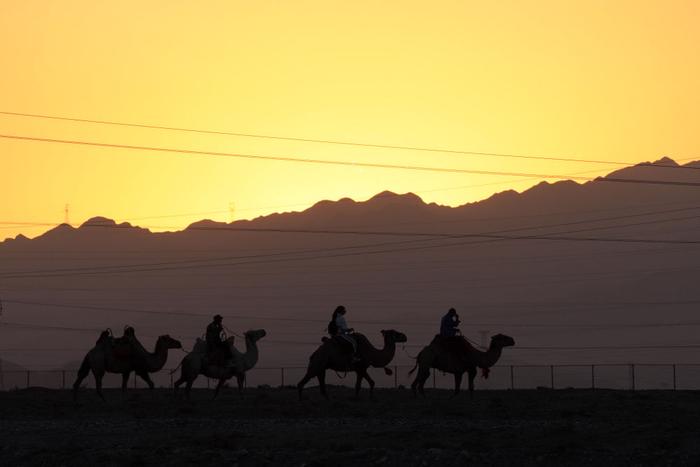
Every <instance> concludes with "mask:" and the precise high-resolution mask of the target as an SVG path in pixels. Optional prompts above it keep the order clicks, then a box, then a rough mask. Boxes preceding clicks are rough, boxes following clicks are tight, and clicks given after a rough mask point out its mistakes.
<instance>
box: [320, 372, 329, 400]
mask: <svg viewBox="0 0 700 467" xmlns="http://www.w3.org/2000/svg"><path fill="white" fill-rule="evenodd" d="M318 387H319V388H320V389H321V395H322V396H323V397H325V398H326V399H328V392H327V391H326V372H325V371H322V372H321V373H319V374H318Z"/></svg>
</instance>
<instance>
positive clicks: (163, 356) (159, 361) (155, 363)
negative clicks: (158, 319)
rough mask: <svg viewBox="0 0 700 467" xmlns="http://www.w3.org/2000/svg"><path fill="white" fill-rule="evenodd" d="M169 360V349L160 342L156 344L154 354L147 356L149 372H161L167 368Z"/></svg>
mask: <svg viewBox="0 0 700 467" xmlns="http://www.w3.org/2000/svg"><path fill="white" fill-rule="evenodd" d="M167 360H168V348H167V347H166V346H165V344H163V343H161V342H160V340H159V341H158V342H156V347H155V350H154V352H153V353H149V354H147V355H146V363H147V365H148V369H149V371H159V370H161V369H162V368H163V367H164V366H165V362H166V361H167Z"/></svg>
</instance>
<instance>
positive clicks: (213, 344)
mask: <svg viewBox="0 0 700 467" xmlns="http://www.w3.org/2000/svg"><path fill="white" fill-rule="evenodd" d="M223 320H224V317H223V316H221V315H215V316H214V319H213V320H212V322H211V323H209V325H208V326H207V333H206V341H207V355H208V356H209V357H214V360H217V361H219V362H220V363H221V364H223V363H225V362H227V361H230V360H232V359H233V353H232V352H231V348H230V347H229V345H228V344H227V343H226V341H225V340H224V338H223V334H224V325H223ZM216 357H219V358H216Z"/></svg>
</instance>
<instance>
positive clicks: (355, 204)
mask: <svg viewBox="0 0 700 467" xmlns="http://www.w3.org/2000/svg"><path fill="white" fill-rule="evenodd" d="M640 180H641V181H657V182H663V184H653V183H638V181H640ZM678 183H681V184H683V183H684V184H685V185H680V184H678ZM694 183H697V184H699V185H700V162H690V163H687V164H685V165H683V166H680V165H678V164H677V163H676V162H675V161H673V160H671V159H669V158H663V159H660V160H658V161H655V162H653V163H645V164H639V165H636V166H632V167H626V168H623V169H620V170H616V171H614V172H612V173H610V174H608V175H607V176H606V177H602V178H600V179H596V180H594V181H589V182H585V183H577V182H574V181H569V180H564V181H558V182H554V183H548V182H542V183H540V184H538V185H536V186H534V187H532V188H530V189H528V190H525V191H523V192H521V193H518V192H516V191H513V190H507V191H503V192H500V193H497V194H494V195H493V196H491V197H490V198H488V199H485V200H482V201H479V202H475V203H469V204H465V205H462V206H458V207H448V206H440V205H437V204H434V203H425V202H424V201H423V200H422V199H421V198H420V197H419V196H417V195H415V194H412V193H406V194H396V193H392V192H388V191H387V192H383V193H379V194H377V195H376V196H374V197H372V198H370V199H368V200H366V201H354V200H352V199H349V198H344V199H341V200H338V201H320V202H318V203H316V204H315V205H314V206H312V207H310V208H309V209H306V210H304V211H301V212H285V213H277V214H272V215H269V216H264V217H259V218H257V219H253V220H242V221H236V222H233V223H221V222H215V221H211V220H202V221H199V222H196V223H193V224H191V225H190V226H188V227H187V228H186V229H184V230H182V231H177V232H159V233H153V232H150V231H149V230H148V229H146V228H142V227H139V226H135V225H131V224H128V223H116V222H115V221H113V220H110V219H107V218H103V217H96V218H93V219H90V220H88V221H87V222H85V223H84V224H82V225H81V226H79V227H72V226H69V225H65V224H63V225H59V226H57V227H55V228H53V229H50V230H49V231H47V232H46V233H44V234H43V235H40V236H39V237H36V238H34V239H28V238H26V237H23V236H18V237H17V238H14V239H8V240H5V241H4V242H2V243H0V298H2V299H3V301H4V310H5V311H4V314H3V317H2V322H4V323H6V324H4V325H2V326H0V335H1V336H2V342H3V343H4V344H3V346H4V347H7V348H13V349H15V348H23V346H24V347H28V346H32V347H39V348H41V347H44V348H47V349H48V348H58V349H61V350H60V351H57V352H43V353H42V352H26V353H23V352H20V351H13V352H15V353H11V355H8V356H7V358H10V359H11V360H13V361H17V362H18V363H20V364H22V365H29V366H31V365H49V364H50V363H51V362H55V365H56V367H59V366H62V365H63V364H64V363H65V362H67V361H73V360H76V359H77V358H79V355H80V354H81V352H82V350H81V349H85V350H87V349H88V348H89V347H90V346H91V345H92V344H93V343H94V340H95V339H96V337H97V330H99V329H103V328H106V327H111V328H112V329H115V331H118V330H119V329H121V327H122V326H124V325H126V324H130V325H133V326H135V327H136V328H137V333H138V334H139V335H140V336H142V339H143V340H144V341H145V342H147V343H148V346H149V347H150V343H151V342H152V341H153V340H154V338H155V336H156V335H158V334H164V333H170V334H171V335H174V336H180V338H181V339H182V340H183V343H185V347H189V346H191V343H192V341H193V340H194V338H195V337H196V336H199V335H201V334H202V333H203V331H204V328H205V327H206V325H207V323H208V321H209V319H210V316H211V315H213V314H215V313H221V314H222V315H224V316H225V321H224V323H225V324H226V325H227V326H228V327H229V328H230V329H231V330H232V331H234V332H237V333H240V332H242V331H244V330H245V329H248V328H260V327H264V328H266V329H267V330H268V338H266V340H265V341H263V342H262V343H261V345H262V357H261V359H262V360H261V361H262V362H264V364H265V365H266V366H270V365H303V364H304V362H305V361H306V358H307V356H308V354H309V353H310V352H311V351H312V350H313V348H314V345H316V344H317V343H318V342H319V339H320V337H321V336H322V335H323V331H324V327H325V324H326V322H327V321H328V319H329V315H330V313H331V311H332V310H333V308H335V306H336V305H338V304H343V305H345V306H346V307H347V308H348V310H349V312H348V316H347V318H348V321H349V322H350V324H351V325H354V327H355V328H357V329H358V330H362V331H363V332H365V333H366V334H367V335H368V336H370V338H372V340H374V341H375V342H377V343H378V340H379V337H378V336H379V334H378V331H379V329H382V328H395V329H399V330H401V331H403V332H405V333H406V334H407V335H408V336H409V344H410V345H421V344H425V343H427V342H428V341H429V339H430V337H431V335H432V334H434V333H435V332H436V330H437V327H438V324H439V320H440V317H441V315H442V314H444V312H446V311H447V309H448V308H449V307H451V306H454V307H456V308H457V310H458V312H459V313H460V315H461V317H462V328H463V330H464V333H465V334H466V335H467V336H468V337H470V338H472V339H473V340H475V341H477V342H482V341H483V340H484V339H485V338H486V336H488V334H492V333H495V332H504V333H507V334H510V335H513V336H514V337H515V338H516V340H517V342H518V344H519V345H518V347H519V348H516V349H515V350H514V351H513V352H510V353H509V355H507V356H506V358H507V359H509V360H506V363H507V362H508V361H510V362H525V363H563V362H567V363H568V362H573V363H577V362H590V361H592V360H595V361H596V362H603V361H604V362H628V361H640V360H644V361H649V362H656V361H659V362H660V361H664V362H668V361H674V362H675V361H677V362H683V361H687V362H691V361H696V360H695V359H694V354H693V352H689V351H688V350H684V349H671V348H665V349H662V348H660V347H668V346H672V345H673V346H678V345H691V344H700V341H697V339H696V338H695V336H696V334H697V331H698V329H699V328H700V327H699V326H698V324H700V319H698V317H697V316H696V315H697V314H698V307H699V305H700V293H698V291H697V290H698V277H699V275H698V268H699V266H698V260H700V244H698V242H700V236H699V235H698V233H700V217H699V216H698V213H699V212H700V186H693V185H692V184H694ZM693 242H695V243H693ZM624 346H636V347H640V348H639V350H637V351H634V350H630V349H612V350H609V351H606V349H604V348H601V349H591V348H588V349H573V348H572V347H581V348H582V347H624ZM552 347H554V349H552ZM564 347H566V348H572V349H571V350H567V349H564ZM641 347H644V348H641ZM657 347H658V348H657ZM409 349H411V347H409ZM413 350H414V351H413V352H412V353H415V349H413ZM0 356H1V355H0ZM399 357H400V358H399V360H398V361H399V363H408V362H410V359H408V357H406V356H399ZM172 363H173V364H172V366H173V367H174V366H175V365H176V362H175V361H173V362H172Z"/></svg>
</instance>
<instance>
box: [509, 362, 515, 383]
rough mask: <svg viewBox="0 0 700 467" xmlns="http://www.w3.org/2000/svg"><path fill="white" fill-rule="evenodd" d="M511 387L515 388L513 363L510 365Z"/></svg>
mask: <svg viewBox="0 0 700 467" xmlns="http://www.w3.org/2000/svg"><path fill="white" fill-rule="evenodd" d="M510 388H511V389H515V372H514V371H513V365H511V366H510Z"/></svg>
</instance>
